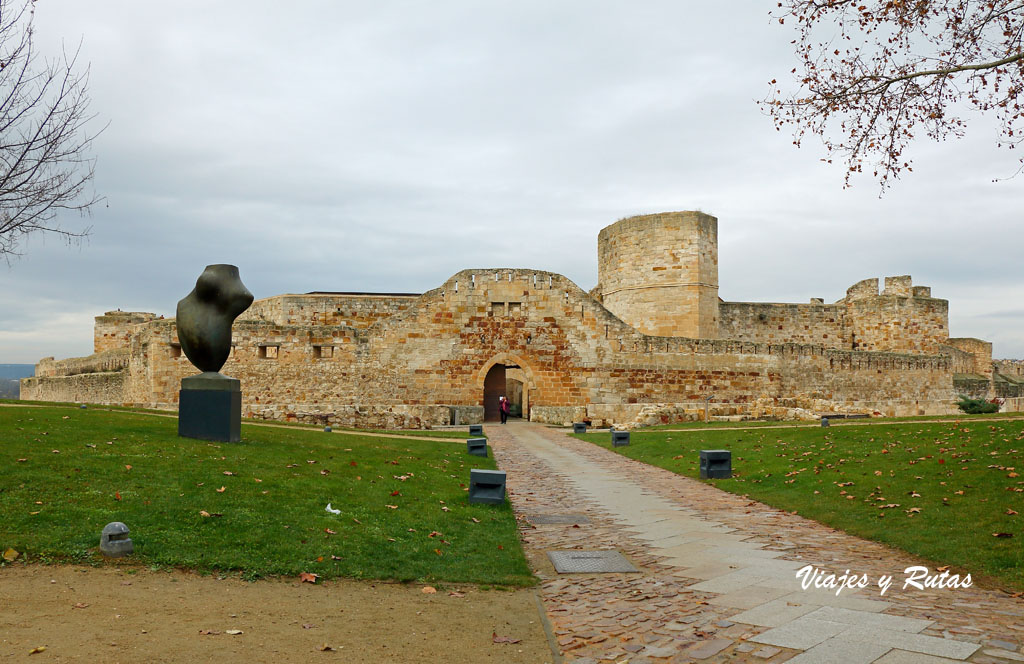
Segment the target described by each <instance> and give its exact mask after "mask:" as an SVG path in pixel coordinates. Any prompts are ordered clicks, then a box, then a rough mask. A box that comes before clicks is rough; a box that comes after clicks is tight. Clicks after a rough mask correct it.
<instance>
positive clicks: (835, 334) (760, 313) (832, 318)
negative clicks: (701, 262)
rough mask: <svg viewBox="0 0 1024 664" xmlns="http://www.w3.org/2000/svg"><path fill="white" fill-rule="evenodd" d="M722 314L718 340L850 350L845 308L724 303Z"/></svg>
mask: <svg viewBox="0 0 1024 664" xmlns="http://www.w3.org/2000/svg"><path fill="white" fill-rule="evenodd" d="M718 312H719V319H720V322H719V334H718V336H719V337H720V338H722V339H739V340H741V341H761V342H765V343H799V344H817V345H820V346H824V347H825V348H836V349H839V348H848V347H849V345H848V343H846V340H845V339H844V337H845V320H844V319H845V316H846V307H845V306H844V305H843V304H824V303H823V302H821V301H820V300H819V301H814V302H811V303H810V304H775V303H761V302H720V303H719V305H718Z"/></svg>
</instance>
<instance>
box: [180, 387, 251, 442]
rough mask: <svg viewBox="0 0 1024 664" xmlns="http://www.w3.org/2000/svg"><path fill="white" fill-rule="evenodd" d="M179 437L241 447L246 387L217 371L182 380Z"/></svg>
mask: <svg viewBox="0 0 1024 664" xmlns="http://www.w3.org/2000/svg"><path fill="white" fill-rule="evenodd" d="M179 395H180V396H179V401H178V435H179V436H184V437H185V438H199V439H200V440H217V441H222V442H226V443H237V442H238V441H240V440H241V439H242V383H241V381H239V380H238V379H237V378H228V377H227V376H224V375H222V374H220V373H218V372H216V371H207V372H205V373H201V374H199V375H197V376H188V377H187V378H182V379H181V392H180V393H179Z"/></svg>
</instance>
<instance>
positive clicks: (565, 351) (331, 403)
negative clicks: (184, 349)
mask: <svg viewBox="0 0 1024 664" xmlns="http://www.w3.org/2000/svg"><path fill="white" fill-rule="evenodd" d="M233 344H234V346H233V350H232V353H231V356H230V357H229V359H228V361H227V363H226V364H225V366H224V368H223V369H222V372H223V373H224V374H226V375H229V376H233V377H235V378H239V379H240V380H241V381H242V386H243V387H242V389H243V414H244V415H245V416H255V417H266V418H272V419H304V420H308V421H317V420H318V419H320V420H323V421H332V422H344V423H348V424H356V425H361V426H389V427H394V426H408V427H421V426H436V425H439V424H446V423H447V422H448V421H449V418H450V413H451V408H452V407H456V406H461V407H467V408H468V410H466V411H465V412H470V413H472V412H476V411H475V410H472V408H474V407H478V406H479V405H480V404H481V400H482V396H483V381H484V376H485V375H486V373H487V370H488V369H489V368H490V367H491V366H493V365H494V364H496V363H500V364H505V365H515V366H518V367H519V370H518V372H521V376H522V377H523V382H524V385H523V389H524V400H527V401H528V403H529V408H530V417H531V419H534V420H539V421H553V422H557V423H561V422H562V421H564V420H563V419H561V418H565V417H566V416H567V415H573V416H575V415H577V414H579V412H578V411H579V409H580V408H582V409H583V411H582V412H583V413H584V414H587V413H592V414H594V415H598V414H599V415H600V417H601V418H602V419H603V420H605V421H606V422H607V423H616V424H629V423H631V422H633V421H634V420H636V418H638V417H641V416H642V415H643V413H644V412H647V413H650V412H654V411H657V412H661V410H663V409H664V408H665V404H670V405H672V406H671V407H672V408H674V409H675V411H677V412H678V413H680V414H685V413H686V412H688V411H694V412H695V411H696V410H697V409H698V408H699V407H700V405H701V404H702V403H703V400H704V398H705V397H706V396H708V395H714V404H715V409H716V412H723V411H724V412H728V413H730V414H732V413H750V412H752V411H753V410H754V409H755V408H756V409H758V411H759V412H770V411H771V409H773V408H780V409H790V410H792V409H799V408H813V409H817V410H819V411H825V412H828V411H832V410H846V411H856V412H875V411H877V412H882V413H885V414H896V415H905V414H918V413H934V412H939V411H942V412H946V410H948V406H949V403H950V401H951V399H952V391H951V382H950V373H949V371H950V363H951V360H950V358H949V357H945V356H921V355H894V354H889V353H865V352H854V351H848V350H835V349H829V348H825V347H823V346H820V345H802V344H792V343H787V344H768V343H761V342H745V341H738V340H713V339H688V338H681V337H653V336H649V335H644V334H641V333H639V332H637V331H636V330H635V329H633V328H631V327H630V326H628V325H626V324H625V323H623V322H622V321H621V320H619V319H618V318H617V317H615V316H614V315H612V314H611V313H610V312H609V311H607V310H606V309H605V308H604V307H602V306H601V305H600V303H598V302H596V301H595V300H594V299H593V298H591V297H590V296H588V295H587V294H586V293H584V292H583V291H582V290H581V289H579V287H577V286H576V285H575V284H573V283H572V282H571V281H569V280H568V279H566V278H565V277H562V276H560V275H555V274H552V273H547V272H537V271H528V270H511V269H505V270H466V271H463V272H460V273H458V274H456V275H454V276H453V277H452V278H451V279H449V280H448V281H447V282H446V283H445V284H444V285H443V286H442V287H440V288H438V289H435V290H432V291H430V292H428V293H425V294H424V295H422V296H421V297H420V298H419V299H418V300H417V301H416V303H415V304H414V305H413V306H410V307H408V308H406V309H405V310H403V311H402V312H400V313H398V314H395V315H394V316H392V317H390V318H387V319H384V320H381V321H379V322H377V323H375V324H373V325H371V326H370V327H368V328H366V329H357V328H354V327H339V326H302V325H276V324H274V323H271V322H265V321H256V320H239V321H237V322H236V324H235V327H234V335H233ZM128 353H129V356H130V358H129V362H128V366H127V368H126V369H124V370H123V371H122V372H121V374H120V375H122V376H123V381H122V384H121V389H122V393H121V395H120V398H115V397H113V396H111V395H110V394H109V391H110V389H113V386H114V383H111V386H109V387H108V389H107V392H105V393H104V394H103V399H104V400H105V402H125V403H134V404H138V405H144V406H150V407H172V408H173V407H175V405H176V402H177V391H178V389H179V387H180V381H181V378H182V377H184V376H187V375H190V374H194V373H197V371H196V370H195V369H194V368H193V367H192V366H191V365H190V363H189V362H188V360H187V359H186V358H185V357H184V356H183V355H182V354H181V352H180V349H179V347H178V346H177V337H176V332H175V328H174V321H173V320H154V321H151V322H150V323H148V324H146V325H144V326H142V327H141V329H140V330H139V331H138V332H137V333H136V334H135V335H133V337H132V339H131V343H130V347H129V349H128ZM518 372H517V375H519V373H518ZM52 385H53V387H54V390H55V391H54V392H53V394H57V393H59V394H61V395H70V394H71V391H70V390H68V389H64V388H60V390H58V388H57V387H56V385H57V384H56V383H52ZM76 396H80V395H78V394H77V393H76ZM652 409H654V410H653V411H652Z"/></svg>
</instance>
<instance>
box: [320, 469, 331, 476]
mask: <svg viewBox="0 0 1024 664" xmlns="http://www.w3.org/2000/svg"><path fill="white" fill-rule="evenodd" d="M320 474H321V475H330V474H331V471H329V470H327V469H326V468H324V469H323V470H321V471H320Z"/></svg>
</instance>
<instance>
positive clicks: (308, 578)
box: [299, 572, 320, 583]
mask: <svg viewBox="0 0 1024 664" xmlns="http://www.w3.org/2000/svg"><path fill="white" fill-rule="evenodd" d="M319 578H320V575H319V574H310V573H309V572H302V573H301V574H299V581H300V582H302V583H316V582H317V579H319Z"/></svg>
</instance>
